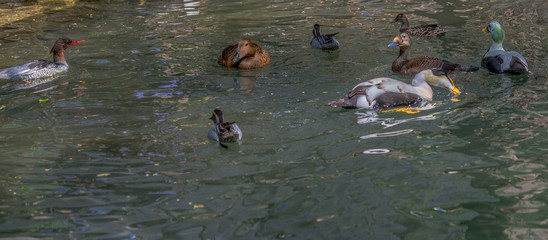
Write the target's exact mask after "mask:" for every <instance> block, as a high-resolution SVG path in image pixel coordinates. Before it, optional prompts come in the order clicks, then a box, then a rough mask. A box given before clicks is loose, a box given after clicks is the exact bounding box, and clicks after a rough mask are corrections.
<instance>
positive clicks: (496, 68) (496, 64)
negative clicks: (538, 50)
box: [481, 21, 529, 74]
mask: <svg viewBox="0 0 548 240" xmlns="http://www.w3.org/2000/svg"><path fill="white" fill-rule="evenodd" d="M483 32H486V33H489V34H490V35H491V39H492V40H493V43H492V44H491V47H489V49H488V50H487V52H486V53H485V54H484V55H483V58H482V60H481V63H482V65H483V66H485V67H486V68H487V69H488V70H489V71H490V72H493V73H497V74H498V73H503V72H505V73H510V74H524V73H528V72H529V65H528V64H527V61H526V60H525V58H524V57H523V56H522V55H521V54H520V53H518V52H515V51H505V50H504V48H502V42H503V41H504V35H505V33H504V30H503V29H502V26H501V25H500V23H498V22H496V21H493V22H491V23H489V26H487V27H486V28H484V29H483Z"/></svg>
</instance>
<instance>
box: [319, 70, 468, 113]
mask: <svg viewBox="0 0 548 240" xmlns="http://www.w3.org/2000/svg"><path fill="white" fill-rule="evenodd" d="M429 84H431V85H434V86H439V87H444V88H447V89H449V90H450V91H452V92H453V93H455V94H459V93H460V92H459V90H458V89H457V88H456V87H455V84H454V83H453V81H452V80H451V78H449V77H448V76H447V75H446V73H445V72H443V71H442V70H441V69H427V70H424V71H421V72H420V73H418V74H417V75H415V77H414V78H413V80H412V82H411V84H407V83H404V82H401V81H398V80H396V79H392V78H386V77H382V78H374V79H371V80H368V81H365V82H362V83H360V84H358V85H356V86H355V87H354V88H352V90H351V91H350V92H349V93H348V94H346V95H345V96H344V97H343V98H341V99H339V100H336V101H332V102H329V103H328V105H329V106H333V107H344V108H370V109H371V108H386V107H393V106H401V105H411V104H413V103H415V102H417V101H420V100H425V101H429V100H432V97H433V91H432V88H431V87H430V85H429Z"/></svg>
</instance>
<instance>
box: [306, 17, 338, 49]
mask: <svg viewBox="0 0 548 240" xmlns="http://www.w3.org/2000/svg"><path fill="white" fill-rule="evenodd" d="M337 34H338V32H336V33H331V34H326V35H322V32H321V30H320V24H317V23H316V24H314V29H312V35H313V36H314V38H312V41H310V46H312V48H317V49H322V50H337V49H338V48H339V45H340V44H339V41H337V39H335V38H334V37H333V36H335V35H337Z"/></svg>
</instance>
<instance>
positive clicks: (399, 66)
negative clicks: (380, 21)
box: [388, 33, 479, 74]
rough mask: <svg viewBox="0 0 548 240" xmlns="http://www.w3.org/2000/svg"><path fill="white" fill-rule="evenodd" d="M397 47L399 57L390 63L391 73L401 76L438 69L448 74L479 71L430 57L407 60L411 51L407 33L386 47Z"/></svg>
mask: <svg viewBox="0 0 548 240" xmlns="http://www.w3.org/2000/svg"><path fill="white" fill-rule="evenodd" d="M395 46H398V47H399V48H400V55H399V56H398V58H396V60H394V62H392V71H394V72H397V73H403V74H415V73H419V72H421V71H422V70H426V69H432V68H440V69H443V70H444V71H447V72H448V73H451V72H455V71H463V72H473V71H477V70H479V68H477V67H474V66H472V65H470V66H468V67H464V66H461V65H460V64H457V63H452V62H449V61H447V60H444V59H440V58H436V57H430V56H418V57H414V58H409V50H410V49H411V37H409V35H408V34H407V33H400V34H398V36H396V37H395V38H394V40H393V41H392V43H390V44H389V45H388V47H395Z"/></svg>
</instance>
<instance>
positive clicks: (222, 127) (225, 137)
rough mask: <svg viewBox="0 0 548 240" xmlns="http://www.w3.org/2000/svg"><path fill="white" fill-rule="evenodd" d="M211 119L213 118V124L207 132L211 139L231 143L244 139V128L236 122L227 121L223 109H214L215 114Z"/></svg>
mask: <svg viewBox="0 0 548 240" xmlns="http://www.w3.org/2000/svg"><path fill="white" fill-rule="evenodd" d="M209 119H211V120H213V126H211V129H209V132H208V134H207V137H208V138H209V139H211V140H214V141H217V142H229V143H234V142H239V141H240V140H242V130H240V128H239V127H238V125H237V124H236V123H235V122H225V121H224V119H223V112H222V111H221V109H215V110H213V115H212V116H211V117H210V118H209Z"/></svg>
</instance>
